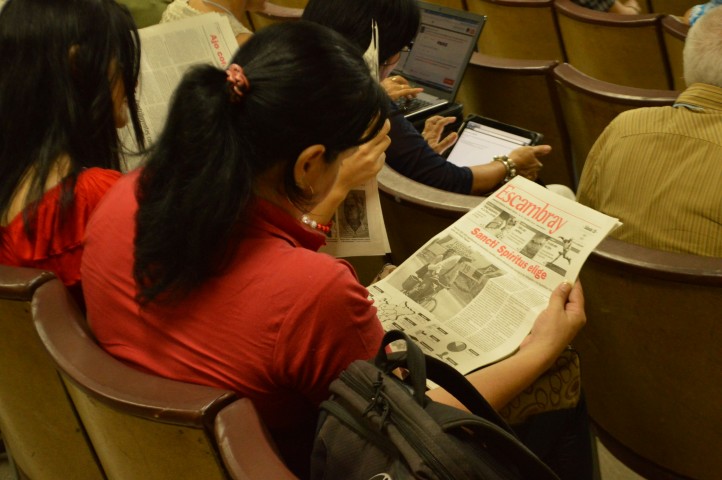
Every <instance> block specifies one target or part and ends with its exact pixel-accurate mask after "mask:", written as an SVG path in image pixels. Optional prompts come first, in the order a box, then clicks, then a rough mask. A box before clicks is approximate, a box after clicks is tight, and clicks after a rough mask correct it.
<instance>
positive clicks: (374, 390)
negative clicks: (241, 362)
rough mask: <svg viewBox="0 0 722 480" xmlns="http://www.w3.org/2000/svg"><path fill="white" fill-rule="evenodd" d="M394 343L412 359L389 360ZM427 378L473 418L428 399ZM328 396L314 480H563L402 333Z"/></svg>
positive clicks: (392, 335) (462, 382)
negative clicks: (400, 371) (402, 373)
mask: <svg viewBox="0 0 722 480" xmlns="http://www.w3.org/2000/svg"><path fill="white" fill-rule="evenodd" d="M395 340H404V341H405V342H406V346H407V350H406V352H405V353H402V354H390V355H387V353H386V348H385V347H386V346H387V345H388V344H389V343H391V342H393V341H395ZM398 367H403V368H405V369H407V370H408V372H409V374H408V376H407V378H406V380H404V381H403V382H402V381H401V380H399V379H398V377H397V376H396V375H393V374H392V373H391V372H392V371H393V370H394V369H396V368H398ZM427 371H428V372H429V379H431V380H432V381H433V382H435V383H437V384H438V385H440V386H442V387H444V388H445V389H446V390H447V391H448V392H449V393H451V394H452V395H454V397H456V398H457V400H459V401H460V402H461V403H462V404H464V405H465V406H466V407H467V408H468V409H469V410H470V411H471V412H473V413H468V412H465V411H462V410H459V409H456V408H453V407H450V406H447V405H443V404H440V403H437V402H434V401H432V400H430V399H429V398H428V397H426V395H425V393H424V392H425V390H426V378H427V377H426V373H427ZM330 390H331V394H332V395H331V398H330V399H329V400H328V401H325V402H323V403H322V404H321V415H320V418H319V424H318V430H317V433H316V438H315V443H314V448H313V454H312V456H311V478H312V479H313V480H320V479H327V480H338V479H344V480H372V479H373V480H402V479H429V480H431V479H439V480H466V479H469V480H471V479H485V480H486V479H489V480H492V479H530V480H547V479H556V480H558V477H557V476H556V475H555V474H554V473H553V472H552V471H551V470H550V469H549V467H547V466H546V465H545V464H544V463H543V462H542V461H541V460H539V458H538V457H536V456H535V455H534V454H533V453H532V452H531V451H530V450H529V449H528V448H527V447H526V446H524V444H522V443H521V441H520V440H519V439H518V438H517V437H516V435H514V433H513V432H512V430H511V429H510V428H509V426H508V425H507V424H506V423H505V422H504V420H502V419H501V418H500V417H499V415H498V414H497V413H496V412H495V411H494V409H492V408H491V406H490V405H489V404H488V403H487V402H486V400H484V398H483V397H482V396H481V394H480V393H479V392H478V391H477V390H476V389H475V388H474V387H473V386H472V385H471V384H470V383H469V381H468V380H467V379H466V378H465V377H464V376H463V375H462V374H461V373H459V372H458V371H457V370H455V369H454V368H453V367H451V366H450V365H448V364H446V363H444V362H442V361H441V360H437V359H435V358H433V357H430V356H426V355H424V354H423V353H422V351H421V349H420V348H419V346H418V345H416V344H415V343H414V342H413V341H412V340H410V339H409V338H408V337H407V336H406V334H404V333H403V332H400V331H390V332H388V333H386V335H385V336H384V340H383V342H382V345H381V348H380V349H379V353H378V355H377V356H376V358H375V359H374V360H372V361H361V360H358V361H356V362H354V363H352V364H351V365H350V366H349V368H348V369H347V370H345V371H344V372H342V373H341V375H340V376H339V378H338V379H336V380H334V381H333V382H332V383H331V386H330Z"/></svg>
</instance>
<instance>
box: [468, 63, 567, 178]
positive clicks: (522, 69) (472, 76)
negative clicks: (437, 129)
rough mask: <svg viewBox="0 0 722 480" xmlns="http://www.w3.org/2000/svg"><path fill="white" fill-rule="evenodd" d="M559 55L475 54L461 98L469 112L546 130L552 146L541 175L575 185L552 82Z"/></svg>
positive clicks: (559, 109) (535, 129)
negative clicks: (522, 57) (535, 57)
mask: <svg viewBox="0 0 722 480" xmlns="http://www.w3.org/2000/svg"><path fill="white" fill-rule="evenodd" d="M557 64H558V62H557V61H556V60H518V59H509V58H499V57H492V56H490V55H484V54H481V53H474V54H473V55H472V57H471V59H470V61H469V66H468V68H467V69H466V73H465V75H464V78H463V80H462V82H461V85H460V86H459V93H458V94H457V101H458V102H459V103H461V104H463V105H464V110H465V111H466V112H467V113H476V114H479V115H482V116H485V117H489V118H493V119H495V120H498V121H500V122H504V123H509V124H511V125H517V126H519V127H522V128H527V129H529V130H533V131H536V132H539V133H541V134H543V135H544V139H543V140H542V143H545V144H549V145H551V147H552V151H551V153H550V154H549V155H547V156H545V157H544V158H543V159H542V162H543V163H544V170H543V171H542V179H543V180H544V181H545V182H546V183H561V184H563V185H566V186H568V187H570V188H573V187H574V181H573V179H574V173H573V169H572V161H571V150H570V149H569V135H568V133H567V130H566V125H565V124H564V119H563V117H562V113H561V107H560V105H559V100H558V98H557V94H556V91H555V86H554V75H553V73H552V72H553V70H554V67H556V66H557Z"/></svg>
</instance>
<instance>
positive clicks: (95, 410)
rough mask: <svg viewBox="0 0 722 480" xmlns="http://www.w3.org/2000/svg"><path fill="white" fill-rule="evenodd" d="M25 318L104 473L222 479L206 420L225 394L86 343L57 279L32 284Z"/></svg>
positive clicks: (131, 478) (147, 479)
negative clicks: (145, 368)
mask: <svg viewBox="0 0 722 480" xmlns="http://www.w3.org/2000/svg"><path fill="white" fill-rule="evenodd" d="M33 317H34V320H35V324H36V327H37V330H38V333H39V335H40V338H41V339H42V340H43V343H44V345H45V347H46V349H47V351H48V352H49V353H50V355H51V356H52V358H53V359H54V360H55V362H56V364H57V366H58V369H59V371H60V372H61V377H62V378H63V380H64V383H65V386H66V388H67V390H68V392H69V394H70V397H71V398H72V400H73V403H74V405H75V407H76V409H77V411H78V414H79V416H80V418H81V420H82V422H83V425H84V427H85V429H86V430H87V433H88V436H89V438H90V439H91V441H92V444H93V446H94V447H95V451H96V452H97V455H98V458H99V459H100V462H101V464H102V465H103V468H104V470H105V472H106V474H107V476H108V478H110V479H114V480H125V479H127V480H136V479H144V480H155V479H158V480H160V479H163V480H165V479H168V480H170V479H179V478H199V479H200V478H202V479H204V480H213V479H219V480H221V479H226V478H227V472H226V470H225V467H224V466H223V463H222V460H221V458H220V455H219V452H218V449H217V446H216V443H215V437H214V430H213V423H214V420H215V416H216V413H217V412H218V411H219V410H221V409H222V408H223V407H225V406H226V405H228V404H230V403H231V402H232V401H234V400H235V399H236V395H235V394H234V393H233V392H230V391H227V390H222V389H218V388H212V387H206V386H201V385H194V384H189V383H183V382H178V381H174V380H168V379H165V378H161V377H158V376H155V375H148V374H146V373H143V372H140V371H138V370H136V369H134V368H131V367H129V366H127V365H125V364H124V363H122V362H120V361H118V360H116V359H115V358H114V357H112V356H111V355H109V354H108V353H106V352H105V351H104V350H103V349H102V348H101V347H100V346H99V345H98V344H97V343H96V342H95V341H94V339H93V338H92V334H91V333H90V331H89V329H88V328H87V326H86V324H85V318H84V317H83V315H82V314H81V313H80V311H79V310H78V308H77V307H76V306H75V304H74V303H73V302H72V299H71V297H70V296H69V295H68V293H67V291H66V289H65V287H64V286H63V285H62V283H60V282H59V281H58V280H50V281H48V282H46V283H45V284H43V285H42V286H40V288H38V289H37V291H36V293H35V295H34V297H33ZM68 463H69V462H68ZM56 478H59V477H56ZM65 478H71V477H65Z"/></svg>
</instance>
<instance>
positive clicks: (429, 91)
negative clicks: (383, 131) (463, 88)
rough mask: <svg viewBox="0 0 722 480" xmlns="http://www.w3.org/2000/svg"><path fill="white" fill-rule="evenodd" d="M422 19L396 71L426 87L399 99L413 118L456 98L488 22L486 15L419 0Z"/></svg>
mask: <svg viewBox="0 0 722 480" xmlns="http://www.w3.org/2000/svg"><path fill="white" fill-rule="evenodd" d="M418 3H419V8H420V9H421V22H420V24H419V30H418V32H417V34H416V38H415V39H414V45H413V47H412V48H411V51H410V52H408V53H406V54H402V56H401V59H400V60H399V64H398V66H397V68H396V69H395V70H394V72H393V75H401V76H403V77H404V78H406V79H407V80H408V81H409V83H410V84H411V85H413V86H418V87H422V88H423V89H424V91H423V92H422V93H421V94H419V95H418V96H417V97H416V98H415V99H413V100H405V99H401V100H399V101H398V102H397V104H398V105H399V108H400V109H401V111H402V112H403V114H404V116H405V117H406V118H408V119H409V120H415V119H418V118H420V117H423V116H426V115H429V114H431V113H432V112H433V111H436V110H439V109H441V108H442V107H443V106H444V105H447V104H449V103H451V102H453V101H454V99H455V98H456V92H457V91H458V90H459V85H460V84H461V79H462V78H463V77H464V72H465V71H466V67H467V65H468V64H469V58H471V54H472V53H473V52H474V48H475V47H476V42H477V41H478V39H479V35H480V34H481V30H482V28H483V27H484V23H485V22H486V16H484V15H478V14H475V13H471V12H466V11H463V10H457V9H454V8H449V7H444V6H440V5H434V4H431V3H426V2H418Z"/></svg>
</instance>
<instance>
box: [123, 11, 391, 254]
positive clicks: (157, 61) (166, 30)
mask: <svg viewBox="0 0 722 480" xmlns="http://www.w3.org/2000/svg"><path fill="white" fill-rule="evenodd" d="M139 33H140V40H141V49H142V55H141V69H140V79H139V85H140V87H139V97H138V104H139V116H140V121H141V125H142V127H143V134H144V137H145V142H146V145H152V144H153V142H154V141H155V140H156V139H157V138H158V135H159V134H160V132H161V131H162V130H163V125H164V124H165V120H166V117H167V115H168V106H169V104H170V100H171V96H172V95H173V91H174V90H175V88H176V86H177V85H178V84H179V83H180V80H181V78H182V77H183V74H184V73H185V72H186V70H188V69H189V68H190V67H192V66H194V65H198V64H209V65H215V66H216V67H218V68H226V67H227V65H228V63H229V62H230V60H231V58H232V57H233V55H234V53H235V51H236V49H237V48H238V43H237V41H236V37H235V36H234V35H233V31H232V30H231V25H230V23H229V21H228V18H227V16H225V15H220V14H218V13H206V14H203V15H197V16H194V17H190V18H187V19H183V20H178V21H173V22H168V23H161V24H158V25H153V26H150V27H146V28H142V29H140V30H139ZM199 128H202V127H200V126H199ZM132 138H133V136H132V133H131V127H130V126H126V127H125V128H124V129H123V132H121V139H122V141H123V143H124V144H125V145H126V146H128V147H129V148H128V149H127V150H130V151H133V150H135V149H134V148H133V146H132V140H131V139H132ZM142 162H143V158H142V157H140V156H132V155H126V158H125V166H126V170H132V169H134V168H136V167H138V166H139V165H140V164H141V163H142ZM333 223H334V227H333V229H332V231H331V232H330V234H329V238H328V239H327V245H326V247H324V249H323V250H324V251H325V252H327V253H329V254H331V255H334V256H337V257H352V256H364V255H365V256H373V255H384V254H385V253H386V252H389V251H390V248H389V242H388V238H387V236H386V228H385V226H384V224H383V217H382V215H381V202H380V200H379V193H378V188H377V185H376V180H375V179H374V180H373V181H371V182H367V183H366V184H365V185H361V186H359V187H357V189H355V190H352V191H351V193H349V196H348V197H347V198H346V201H345V202H344V203H343V204H342V205H341V206H340V207H339V208H338V210H337V213H336V215H335V216H334V222H333Z"/></svg>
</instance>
